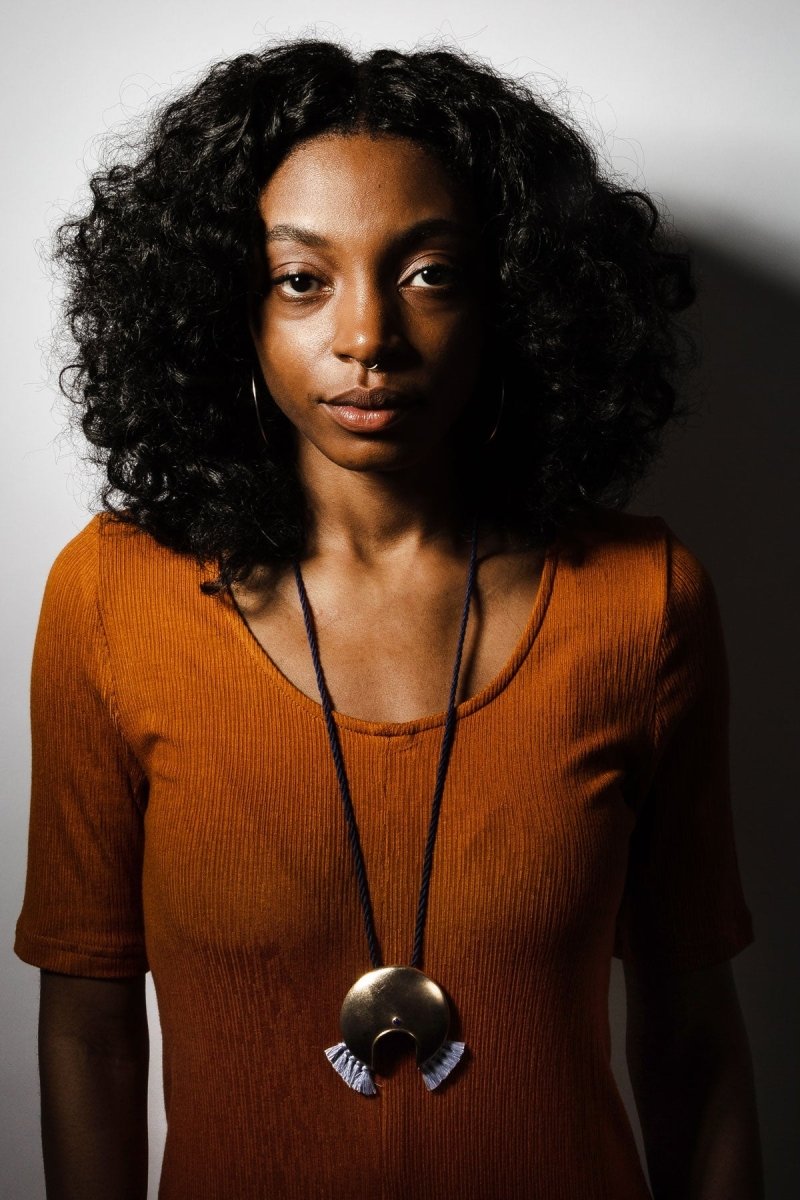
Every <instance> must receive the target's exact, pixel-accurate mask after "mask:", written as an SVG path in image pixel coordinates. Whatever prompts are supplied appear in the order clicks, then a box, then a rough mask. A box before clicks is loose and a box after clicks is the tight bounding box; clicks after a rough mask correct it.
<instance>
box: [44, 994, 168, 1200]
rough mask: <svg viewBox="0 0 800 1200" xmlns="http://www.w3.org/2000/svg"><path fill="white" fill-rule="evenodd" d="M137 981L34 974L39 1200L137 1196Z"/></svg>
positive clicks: (142, 1144)
mask: <svg viewBox="0 0 800 1200" xmlns="http://www.w3.org/2000/svg"><path fill="white" fill-rule="evenodd" d="M144 980H145V977H144V975H140V976H137V977H136V978H131V979H79V978H76V977H73V976H70V975H56V974H52V973H51V972H49V971H42V973H41V1003H40V1009H39V1074H40V1079H41V1089H42V1146H43V1150H44V1171H45V1180H46V1184H47V1198H48V1200H110V1198H111V1197H113V1198H114V1200H145V1198H146V1196H147V1071H148V1063H149V1053H150V1048H149V1038H148V1031H147V1011H146V1008H145V991H144Z"/></svg>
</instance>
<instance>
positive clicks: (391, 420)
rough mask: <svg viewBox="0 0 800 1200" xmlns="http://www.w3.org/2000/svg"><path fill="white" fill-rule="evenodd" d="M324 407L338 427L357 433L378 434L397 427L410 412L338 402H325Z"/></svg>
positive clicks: (404, 409) (406, 409)
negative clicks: (391, 427)
mask: <svg viewBox="0 0 800 1200" xmlns="http://www.w3.org/2000/svg"><path fill="white" fill-rule="evenodd" d="M323 407H324V408H326V409H327V410H328V412H329V413H330V414H331V417H332V418H333V420H334V421H335V422H336V424H337V425H341V426H342V428H343V429H351V430H354V431H355V432H356V433H378V432H379V431H381V432H382V431H383V430H384V429H387V428H388V427H389V426H390V425H395V424H396V423H397V422H398V421H400V420H402V418H403V417H404V416H405V415H406V413H407V412H408V408H405V407H404V408H362V407H360V406H358V405H355V404H342V403H341V401H340V400H339V399H337V400H336V401H330V400H329V401H325V402H323Z"/></svg>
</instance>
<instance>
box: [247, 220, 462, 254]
mask: <svg viewBox="0 0 800 1200" xmlns="http://www.w3.org/2000/svg"><path fill="white" fill-rule="evenodd" d="M470 233H471V230H470V228H469V226H468V225H465V224H463V223H462V222H460V221H453V220H452V219H450V218H449V217H430V218H428V219H427V220H424V221H418V222H417V223H416V224H415V225H410V226H409V228H408V229H404V230H402V231H401V232H400V233H398V234H397V235H396V236H395V237H393V238H392V239H391V245H392V248H393V249H394V250H398V251H403V250H410V249H413V247H414V246H415V245H417V244H418V243H419V242H423V241H425V240H427V239H428V238H431V237H442V236H449V237H457V238H460V239H464V238H467V237H469V236H470ZM273 242H298V243H299V244H300V245H301V246H311V247H312V248H314V249H317V250H324V249H327V248H329V247H330V246H331V242H330V241H329V239H328V238H326V237H325V236H324V235H323V234H321V233H317V232H315V231H314V230H313V229H303V228H302V227H301V226H299V225H290V224H286V223H284V222H281V223H280V224H278V225H272V226H271V227H270V228H269V229H267V231H266V234H265V243H266V245H268V246H269V245H271V244H272V243H273Z"/></svg>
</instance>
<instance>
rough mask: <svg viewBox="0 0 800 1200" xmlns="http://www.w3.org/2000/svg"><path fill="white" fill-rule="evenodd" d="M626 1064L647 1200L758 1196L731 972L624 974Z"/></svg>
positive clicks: (751, 1091)
mask: <svg viewBox="0 0 800 1200" xmlns="http://www.w3.org/2000/svg"><path fill="white" fill-rule="evenodd" d="M628 982H629V991H628V999H629V1004H628V1066H629V1069H630V1075H631V1082H632V1084H633V1089H634V1093H635V1096H636V1104H637V1108H638V1111H639V1118H640V1121H641V1126H642V1136H643V1138H644V1144H645V1150H646V1153H647V1165H648V1169H649V1172H650V1184H651V1188H652V1191H653V1196H654V1200H763V1195H764V1190H763V1175H762V1163H761V1145H760V1138H759V1129H758V1115H757V1109H756V1099H755V1087H754V1082H753V1068H752V1062H751V1057H750V1047H749V1043H748V1039H747V1033H746V1031H745V1028H744V1023H743V1021H742V1017H741V1012H740V1009H739V1005H738V1001H737V999H736V994H735V989H734V988H733V985H732V982H731V977H730V971H729V968H728V967H727V966H726V967H725V968H720V969H715V970H711V971H708V972H698V973H697V975H696V976H695V978H694V979H691V977H680V978H678V979H673V980H667V979H666V978H661V979H660V980H658V979H657V980H655V981H653V980H650V981H647V982H646V983H644V982H643V981H642V980H641V979H636V978H635V976H634V975H633V974H632V973H630V972H629V973H628Z"/></svg>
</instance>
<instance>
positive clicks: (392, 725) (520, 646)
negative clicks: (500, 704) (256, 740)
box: [218, 539, 560, 737]
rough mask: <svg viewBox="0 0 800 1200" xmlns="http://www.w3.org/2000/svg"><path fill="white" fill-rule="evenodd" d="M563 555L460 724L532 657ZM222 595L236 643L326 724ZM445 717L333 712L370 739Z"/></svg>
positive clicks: (461, 709) (552, 554)
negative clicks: (398, 717) (507, 652)
mask: <svg viewBox="0 0 800 1200" xmlns="http://www.w3.org/2000/svg"><path fill="white" fill-rule="evenodd" d="M559 551H560V545H559V541H558V539H556V540H555V541H554V542H552V543H551V544H550V545H549V546H547V547H546V549H545V552H544V560H543V562H542V571H541V575H540V577H539V586H538V587H537V589H536V595H535V596H534V599H533V603H532V605H531V611H530V614H529V616H528V620H527V622H526V623H525V626H524V628H523V630H522V633H521V634H520V637H519V640H518V642H517V644H516V646H515V647H514V650H513V651H512V652H511V655H510V657H509V658H508V659H506V662H505V663H504V664H503V666H502V667H501V668H500V670H499V671H498V672H497V674H496V675H495V676H494V678H493V679H490V680H489V682H488V683H487V684H485V685H484V686H483V687H482V688H480V690H479V691H477V692H476V693H475V695H474V696H470V697H468V698H467V699H466V700H462V701H461V703H460V704H458V705H456V716H457V718H458V719H459V720H461V719H462V718H464V717H470V716H472V714H473V713H476V712H478V711H479V710H480V709H482V708H485V707H486V705H488V704H490V703H491V702H492V701H493V700H494V699H495V698H496V697H497V696H499V695H500V694H501V693H502V692H504V691H505V690H506V688H507V687H508V685H509V684H510V683H511V681H512V679H513V678H514V676H515V675H516V674H517V672H518V671H519V669H520V667H521V666H522V664H523V662H524V661H525V659H526V658H527V656H528V654H529V653H530V650H531V648H532V646H533V643H534V641H535V640H536V637H537V635H538V633H539V630H540V628H541V626H542V622H543V621H544V618H545V614H546V613H547V610H548V607H549V604H550V597H551V595H552V592H553V586H554V584H555V578H556V573H557V570H558V561H559ZM218 596H219V598H220V599H221V600H222V605H221V608H222V611H223V612H224V614H225V619H226V622H227V623H228V625H229V627H232V629H233V630H234V633H235V635H236V640H237V641H238V642H239V644H240V645H241V646H242V647H243V648H244V649H245V651H246V652H247V654H248V656H249V657H250V659H251V660H253V661H255V662H256V663H258V664H259V666H260V667H261V669H262V671H264V672H265V674H266V675H267V676H268V677H269V678H270V679H271V680H272V681H273V682H274V683H275V684H276V685H277V686H278V687H279V688H280V689H281V691H282V692H284V693H285V694H286V696H287V698H288V699H289V700H290V701H292V702H293V703H294V704H295V705H297V707H299V708H302V709H304V710H305V711H306V712H307V713H308V715H309V716H311V717H312V718H314V719H315V720H318V721H324V720H325V714H324V712H323V709H322V705H321V703H320V702H319V700H315V699H314V698H313V697H311V696H307V695H306V693H305V692H304V691H302V689H301V688H299V687H297V685H296V684H294V683H293V682H292V681H291V679H289V677H288V676H287V675H284V673H283V671H281V669H280V668H279V667H278V666H277V664H276V663H275V662H274V660H273V659H272V658H271V657H270V655H269V653H268V652H267V651H266V650H265V649H264V647H263V646H262V645H261V642H260V641H259V640H258V638H257V637H256V635H255V634H254V633H253V631H252V629H251V628H250V626H249V625H248V623H247V621H246V619H245V617H244V614H243V613H242V611H241V609H240V608H239V605H238V604H237V602H236V597H235V596H234V595H233V592H232V591H231V589H230V587H228V588H226V589H225V590H224V591H222V592H220V593H218ZM445 716H446V712H445V710H444V709H442V711H441V712H436V713H428V714H427V715H425V716H420V717H414V718H413V719H412V720H410V721H368V720H366V719H365V718H363V717H356V716H351V715H350V714H349V713H343V712H339V711H338V710H336V709H334V713H333V717H334V721H335V723H336V725H337V726H338V727H339V728H341V729H348V730H351V731H352V732H353V733H360V734H364V735H366V736H370V737H403V736H409V735H410V734H415V733H422V732H424V731H425V730H429V729H437V728H441V727H442V726H443V725H444V722H445Z"/></svg>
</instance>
